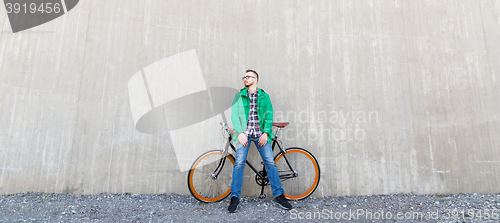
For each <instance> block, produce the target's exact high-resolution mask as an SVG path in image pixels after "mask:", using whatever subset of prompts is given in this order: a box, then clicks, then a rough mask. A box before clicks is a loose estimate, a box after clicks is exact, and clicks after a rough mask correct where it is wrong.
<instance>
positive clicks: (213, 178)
mask: <svg viewBox="0 0 500 223" xmlns="http://www.w3.org/2000/svg"><path fill="white" fill-rule="evenodd" d="M233 166H234V157H233V156H232V155H231V154H229V155H226V156H224V154H223V153H222V152H221V151H219V150H212V151H208V152H206V153H204V154H203V155H201V156H200V157H198V159H196V161H195V162H194V163H193V165H192V166H191V170H189V173H188V187H189V192H191V194H192V195H193V196H194V197H195V198H196V199H198V200H199V201H202V202H207V203H209V202H217V201H221V200H223V199H224V198H226V197H227V196H229V193H230V192H231V180H232V175H233Z"/></svg>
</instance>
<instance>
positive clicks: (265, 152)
mask: <svg viewBox="0 0 500 223" xmlns="http://www.w3.org/2000/svg"><path fill="white" fill-rule="evenodd" d="M252 141H253V142H254V144H255V146H257V150H259V153H260V157H262V161H264V166H265V168H266V172H267V176H268V178H269V183H270V184H271V189H272V191H273V196H274V197H277V196H279V195H281V194H283V193H284V192H285V191H284V190H283V188H281V181H280V177H279V173H278V168H277V167H276V164H274V161H273V150H272V148H271V144H270V143H268V142H266V145H264V146H259V138H250V137H249V138H248V145H247V146H243V145H242V144H240V143H238V145H236V162H235V164H234V167H233V180H232V182H231V197H237V198H240V197H241V187H242V186H243V172H244V170H245V161H246V160H247V155H248V148H250V144H251V142H252Z"/></svg>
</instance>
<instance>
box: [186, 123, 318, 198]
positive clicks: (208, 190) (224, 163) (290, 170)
mask: <svg viewBox="0 0 500 223" xmlns="http://www.w3.org/2000/svg"><path fill="white" fill-rule="evenodd" d="M220 124H221V128H220V129H221V130H222V134H223V136H224V138H227V143H226V144H225V146H224V147H222V149H221V150H211V151H208V152H206V153H204V154H202V155H201V156H199V157H198V158H197V159H196V160H195V161H194V162H193V164H192V165H191V169H190V170H189V173H188V179H187V180H188V187H189V192H191V194H192V195H193V196H194V197H195V198H196V199H197V200H199V201H201V202H206V203H210V202H218V201H222V200H224V199H225V198H226V197H227V196H229V194H230V193H231V180H232V174H233V166H234V163H235V158H234V156H233V155H232V154H230V153H229V147H231V148H232V149H233V151H236V149H235V147H234V145H233V143H232V134H231V133H235V131H234V130H232V129H230V128H229V127H228V126H227V124H225V123H222V122H221V123H220ZM288 124H289V122H284V123H273V126H274V127H277V130H276V132H275V134H274V137H273V139H272V150H273V152H274V147H275V146H276V145H277V146H278V148H279V151H278V154H276V155H275V157H274V162H275V164H276V166H277V167H278V172H279V176H280V180H281V184H282V187H283V189H284V190H285V197H286V198H287V199H289V200H302V199H305V198H307V197H309V196H310V195H311V194H312V193H313V192H314V191H315V190H316V188H317V187H318V184H319V179H320V168H319V164H318V161H317V160H316V158H315V157H314V156H313V154H312V153H310V152H309V151H307V150H305V149H303V148H299V147H291V148H287V149H284V147H283V143H282V142H281V141H280V140H279V139H278V135H279V132H280V130H281V129H282V128H285V127H286V126H287V125H288ZM261 164H262V170H261V171H258V170H257V169H256V168H255V167H254V166H253V165H252V164H251V163H250V162H249V161H248V160H247V161H246V165H248V166H249V167H250V169H251V170H252V171H253V172H255V174H256V175H255V182H256V183H257V184H258V185H259V186H261V192H260V195H259V198H265V197H266V195H265V194H264V187H265V186H267V185H269V179H268V178H267V174H266V170H265V168H264V164H263V163H262V162H261Z"/></svg>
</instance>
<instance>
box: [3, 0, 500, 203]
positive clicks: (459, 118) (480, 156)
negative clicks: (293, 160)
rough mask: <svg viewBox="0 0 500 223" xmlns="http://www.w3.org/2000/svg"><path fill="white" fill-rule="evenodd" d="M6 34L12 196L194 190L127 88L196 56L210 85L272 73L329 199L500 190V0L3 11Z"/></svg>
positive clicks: (6, 140) (295, 136)
mask: <svg viewBox="0 0 500 223" xmlns="http://www.w3.org/2000/svg"><path fill="white" fill-rule="evenodd" d="M0 27H1V28H0V29H1V31H0V194H10V193H16V192H24V191H44V192H65V193H66V192H67V193H79V194H91V193H101V192H112V193H121V192H131V193H180V194H189V192H188V190H187V186H186V175H187V172H181V171H180V169H179V165H178V162H177V159H176V156H175V151H174V149H173V146H172V140H171V138H170V136H169V134H144V133H141V132H139V131H138V130H137V129H136V128H135V126H134V120H133V117H132V113H131V105H130V102H129V92H128V88H127V82H128V81H129V79H130V78H131V77H132V76H133V75H134V74H135V73H137V72H138V71H140V70H141V69H143V68H144V67H146V66H148V65H150V64H153V63H155V62H157V61H160V60H162V59H164V58H167V57H169V56H172V55H176V54H178V53H182V52H186V51H189V50H193V49H194V50H196V53H197V56H198V59H199V64H200V67H201V70H202V73H203V77H204V79H205V82H206V84H207V86H217V87H233V88H240V87H242V83H241V79H240V78H241V76H243V74H244V70H245V69H247V68H251V69H255V70H257V71H258V72H259V74H260V76H261V80H260V83H259V86H260V87H261V88H263V89H265V90H266V91H267V92H268V93H269V94H270V95H271V98H272V102H273V105H274V109H275V120H277V121H290V122H291V125H290V126H289V127H287V130H286V131H285V134H284V137H285V139H286V140H284V141H285V142H286V144H287V145H289V146H292V145H294V146H302V147H305V148H307V149H308V150H310V151H311V152H312V153H313V154H315V156H316V157H317V158H318V161H319V162H320V165H321V169H322V171H323V172H322V175H321V177H322V178H321V184H320V186H319V188H318V190H317V191H316V192H315V194H314V196H326V195H361V194H386V193H406V192H418V193H471V192H478V193H498V192H500V188H499V187H498V185H499V174H498V173H499V172H500V169H499V165H500V152H499V150H498V148H499V146H500V140H499V136H500V115H499V114H498V111H499V109H500V103H499V99H498V98H499V96H500V95H499V92H498V91H499V80H500V76H499V72H500V59H499V58H500V47H499V40H500V2H499V1H486V0H477V1H476V0H459V1H451V0H446V1H441V0H440V1H438V0H426V1H401V0H391V1H385V0H384V1H382V0H381V1H377V0H371V1H327V0H324V1H319V0H318V1H286V0H281V1H164V0H146V1H136V0H106V1H98V0H83V1H80V2H79V4H78V5H76V6H75V8H74V9H73V10H71V11H70V12H68V13H67V14H66V15H64V16H61V17H59V18H57V19H55V20H53V21H50V22H48V23H45V24H43V25H40V26H37V27H35V28H32V29H29V30H25V31H22V32H18V33H12V32H11V30H12V29H11V27H10V23H9V20H8V17H7V13H5V8H4V6H3V5H2V6H0ZM171 84H173V85H175V84H176V83H171ZM168 87H169V86H168V85H166V86H165V88H168ZM228 103H231V102H230V101H228ZM217 130H218V127H217V126H214V131H217ZM250 159H252V160H254V161H257V160H258V159H259V157H258V154H257V152H255V150H253V151H251V155H250ZM252 179H253V175H251V173H250V172H248V175H247V177H245V185H246V186H245V189H244V194H246V195H255V194H258V192H259V191H258V188H257V187H256V186H255V184H254V183H253V182H251V181H252ZM269 190H270V189H269Z"/></svg>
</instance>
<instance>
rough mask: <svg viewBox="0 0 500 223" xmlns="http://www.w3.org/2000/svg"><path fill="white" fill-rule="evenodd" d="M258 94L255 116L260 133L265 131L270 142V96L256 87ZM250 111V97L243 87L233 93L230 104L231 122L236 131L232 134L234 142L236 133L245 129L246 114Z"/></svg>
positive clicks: (236, 138) (271, 133)
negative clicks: (231, 103)
mask: <svg viewBox="0 0 500 223" xmlns="http://www.w3.org/2000/svg"><path fill="white" fill-rule="evenodd" d="M258 92H259V96H258V98H257V117H258V118H259V125H260V130H261V131H262V134H264V133H267V134H268V135H269V136H268V137H267V142H269V143H271V142H272V139H273V131H272V126H273V105H272V104H271V98H269V95H268V94H267V93H266V92H265V91H264V90H262V89H260V88H258ZM249 113H250V98H249V97H248V89H247V88H243V89H241V90H240V92H238V93H236V95H234V100H233V105H232V106H231V122H232V123H233V128H234V131H236V133H235V134H234V135H233V141H234V143H238V135H239V134H240V133H242V132H245V130H246V129H247V123H248V116H249Z"/></svg>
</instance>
